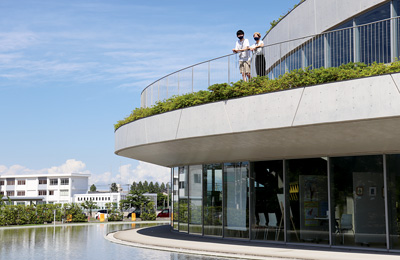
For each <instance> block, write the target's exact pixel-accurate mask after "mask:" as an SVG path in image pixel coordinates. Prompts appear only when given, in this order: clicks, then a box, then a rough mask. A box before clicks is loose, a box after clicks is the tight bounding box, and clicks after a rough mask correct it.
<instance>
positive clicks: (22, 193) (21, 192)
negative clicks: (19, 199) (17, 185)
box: [17, 190, 25, 196]
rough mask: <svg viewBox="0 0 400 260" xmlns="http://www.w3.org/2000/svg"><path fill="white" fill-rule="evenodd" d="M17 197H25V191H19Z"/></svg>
mask: <svg viewBox="0 0 400 260" xmlns="http://www.w3.org/2000/svg"><path fill="white" fill-rule="evenodd" d="M17 196H25V191H24V190H22V191H17Z"/></svg>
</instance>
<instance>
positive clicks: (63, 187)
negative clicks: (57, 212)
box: [0, 173, 90, 205]
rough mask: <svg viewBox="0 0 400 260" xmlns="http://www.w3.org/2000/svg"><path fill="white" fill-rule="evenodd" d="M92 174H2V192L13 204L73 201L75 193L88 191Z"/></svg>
mask: <svg viewBox="0 0 400 260" xmlns="http://www.w3.org/2000/svg"><path fill="white" fill-rule="evenodd" d="M89 177H90V174H81V173H66V174H42V175H38V174H35V175H34V174H32V175H0V194H1V195H3V196H4V197H3V200H5V199H7V197H9V198H10V199H11V201H12V204H16V205H18V204H23V205H25V204H26V205H27V204H30V203H31V202H35V203H39V204H40V203H47V204H54V203H62V204H64V203H71V202H73V196H74V195H75V194H80V193H86V192H87V190H88V183H89Z"/></svg>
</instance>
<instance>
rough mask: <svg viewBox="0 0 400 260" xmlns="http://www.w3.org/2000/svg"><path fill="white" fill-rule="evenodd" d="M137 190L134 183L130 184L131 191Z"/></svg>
mask: <svg viewBox="0 0 400 260" xmlns="http://www.w3.org/2000/svg"><path fill="white" fill-rule="evenodd" d="M136 189H137V184H136V182H135V181H134V182H133V183H132V185H131V190H136Z"/></svg>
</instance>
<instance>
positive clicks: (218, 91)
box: [114, 61, 400, 130]
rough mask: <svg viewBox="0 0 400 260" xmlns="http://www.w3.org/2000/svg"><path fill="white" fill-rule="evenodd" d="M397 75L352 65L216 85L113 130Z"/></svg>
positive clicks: (138, 112)
mask: <svg viewBox="0 0 400 260" xmlns="http://www.w3.org/2000/svg"><path fill="white" fill-rule="evenodd" d="M397 72H400V62H399V61H395V62H393V63H391V64H389V65H386V64H383V63H376V62H375V63H373V64H371V65H368V66H367V65H365V64H364V63H353V62H350V63H348V64H343V65H341V66H339V67H330V68H324V67H321V68H318V69H310V68H304V69H298V70H292V71H290V72H288V73H285V74H283V75H281V76H280V77H279V78H277V79H269V78H268V77H266V76H262V77H254V78H252V79H251V80H250V81H249V82H244V81H242V80H240V81H238V82H235V83H231V84H228V83H221V84H214V85H211V86H210V87H209V88H208V91H206V90H202V91H198V92H194V93H188V94H184V95H181V96H173V97H171V98H168V99H167V100H164V101H159V102H157V103H156V104H155V105H154V106H153V107H147V108H136V109H135V110H133V111H132V113H131V114H130V115H129V116H128V117H126V118H125V119H123V120H120V121H118V122H117V124H115V125H114V127H115V130H117V129H118V128H119V127H121V126H122V125H125V124H127V123H129V122H132V121H135V120H138V119H141V118H145V117H149V116H152V115H157V114H162V113H165V112H169V111H173V110H177V109H181V108H186V107H191V106H196V105H200V104H206V103H210V102H217V101H221V100H227V99H232V98H239V97H245V96H250V95H257V94H263V93H270V92H274V91H280V90H287V89H292V88H298V87H305V86H312V85H317V84H323V83H329V82H336V81H343V80H349V79H356V78H363V77H369V76H376V75H383V74H388V73H397Z"/></svg>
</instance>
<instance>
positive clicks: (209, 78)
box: [208, 62, 210, 86]
mask: <svg viewBox="0 0 400 260" xmlns="http://www.w3.org/2000/svg"><path fill="white" fill-rule="evenodd" d="M208 86H210V62H208Z"/></svg>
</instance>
